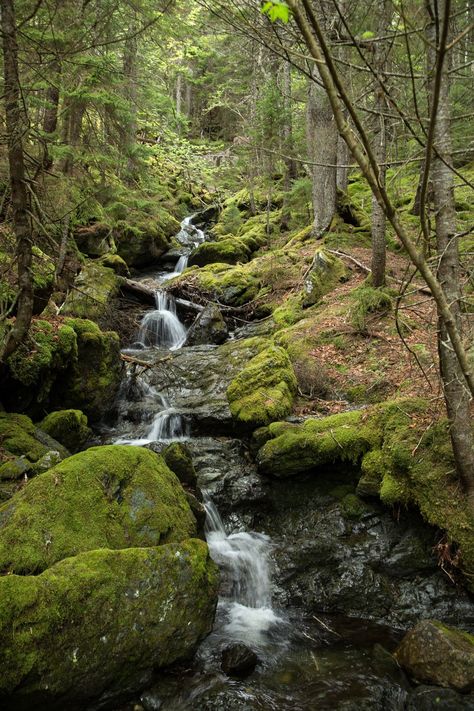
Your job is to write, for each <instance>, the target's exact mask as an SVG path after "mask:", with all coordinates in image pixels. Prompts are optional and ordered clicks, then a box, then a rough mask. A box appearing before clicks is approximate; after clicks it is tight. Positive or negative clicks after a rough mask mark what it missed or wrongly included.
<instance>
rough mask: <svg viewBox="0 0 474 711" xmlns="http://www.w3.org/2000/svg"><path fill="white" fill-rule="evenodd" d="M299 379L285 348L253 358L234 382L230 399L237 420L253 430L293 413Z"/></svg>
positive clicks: (228, 391)
mask: <svg viewBox="0 0 474 711" xmlns="http://www.w3.org/2000/svg"><path fill="white" fill-rule="evenodd" d="M295 393H296V377H295V374H294V372H293V368H292V365H291V363H290V359H289V358H288V354H287V353H286V351H285V350H284V349H283V348H279V347H278V346H270V347H268V348H266V349H265V350H263V351H262V352H261V353H259V354H258V355H257V356H255V357H254V358H252V359H251V360H250V361H249V362H248V363H247V365H246V366H245V368H244V369H243V370H241V371H240V373H238V375H237V376H236V377H235V378H234V379H233V380H232V382H231V383H230V385H229V387H228V389H227V399H228V401H229V406H230V411H231V413H232V416H233V418H234V419H235V420H236V421H237V422H238V423H240V424H243V425H245V426H246V427H249V428H255V427H259V426H261V425H266V424H268V423H269V422H271V421H272V420H276V419H279V418H281V417H286V415H288V414H289V413H290V412H291V408H292V405H293V398H294V396H295Z"/></svg>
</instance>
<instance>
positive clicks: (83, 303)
mask: <svg viewBox="0 0 474 711" xmlns="http://www.w3.org/2000/svg"><path fill="white" fill-rule="evenodd" d="M118 291H119V282H118V279H117V276H116V274H115V271H114V270H113V269H109V268H108V267H106V266H103V265H102V264H99V263H98V262H88V263H87V264H86V265H85V266H84V267H83V268H82V269H81V271H80V273H79V274H78V276H77V277H76V279H75V280H74V285H73V288H72V289H71V291H70V292H69V294H68V295H67V298H66V301H65V302H64V304H63V306H62V309H61V313H62V315H63V316H77V317H78V318H88V319H91V320H92V321H101V320H103V319H104V318H105V317H106V316H107V313H108V312H109V310H110V308H111V305H112V302H113V299H114V298H115V297H116V296H117V294H118Z"/></svg>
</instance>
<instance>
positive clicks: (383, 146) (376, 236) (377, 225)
mask: <svg viewBox="0 0 474 711" xmlns="http://www.w3.org/2000/svg"><path fill="white" fill-rule="evenodd" d="M389 27H390V16H389V4H388V2H387V0H379V2H378V7H377V36H378V37H383V36H384V34H385V33H386V32H387V29H388V28H389ZM386 55H387V50H386V47H385V46H384V44H383V43H382V42H375V43H374V50H373V64H374V69H375V72H376V74H377V77H379V78H380V79H381V80H382V81H385V71H386V64H387V56H386ZM375 108H376V111H377V112H378V116H376V126H375V131H374V144H373V145H374V147H373V152H374V157H375V159H376V161H377V164H378V167H379V171H378V181H379V183H380V185H382V186H385V174H386V172H387V168H386V166H385V162H386V160H387V133H386V125H385V122H386V118H385V112H386V110H387V101H386V97H385V92H384V90H383V89H382V87H381V86H380V85H379V83H378V82H377V81H376V86H375ZM385 223H386V218H385V210H384V207H383V205H380V204H379V202H378V200H377V199H376V197H375V195H372V230H371V232H372V265H371V266H372V285H373V286H375V287H379V286H383V285H384V284H385V263H386V257H387V255H386V252H387V249H386V242H385Z"/></svg>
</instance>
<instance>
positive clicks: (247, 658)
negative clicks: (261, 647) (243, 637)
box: [221, 643, 258, 677]
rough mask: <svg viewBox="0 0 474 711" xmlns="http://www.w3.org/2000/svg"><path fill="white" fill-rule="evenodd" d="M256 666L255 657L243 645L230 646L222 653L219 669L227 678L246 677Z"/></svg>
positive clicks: (256, 658)
mask: <svg viewBox="0 0 474 711" xmlns="http://www.w3.org/2000/svg"><path fill="white" fill-rule="evenodd" d="M257 664H258V657H257V655H256V654H255V652H254V651H253V650H252V649H250V647H247V645H245V644H240V643H238V644H231V645H229V646H228V647H226V648H225V649H224V650H223V651H222V664H221V669H222V671H224V672H225V673H226V674H227V676H237V677H244V676H248V675H249V674H251V673H252V672H253V670H254V669H255V667H256V666H257Z"/></svg>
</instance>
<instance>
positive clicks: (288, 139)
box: [280, 61, 297, 231]
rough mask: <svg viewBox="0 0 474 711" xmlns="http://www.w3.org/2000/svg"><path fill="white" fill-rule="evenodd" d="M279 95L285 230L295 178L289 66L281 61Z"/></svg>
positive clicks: (288, 219) (283, 226)
mask: <svg viewBox="0 0 474 711" xmlns="http://www.w3.org/2000/svg"><path fill="white" fill-rule="evenodd" d="M281 93H282V97H283V125H282V149H283V154H284V156H285V158H284V163H285V171H284V175H283V191H284V203H283V209H282V215H281V222H280V227H281V229H282V230H283V231H284V230H287V229H288V228H289V223H290V218H291V215H290V210H289V206H288V193H289V192H290V189H291V183H292V181H293V180H294V179H295V178H296V175H297V168H296V162H295V161H294V160H293V158H292V155H293V150H294V145H293V117H292V111H293V105H292V100H291V65H290V63H289V62H286V61H283V65H282V68H281Z"/></svg>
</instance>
